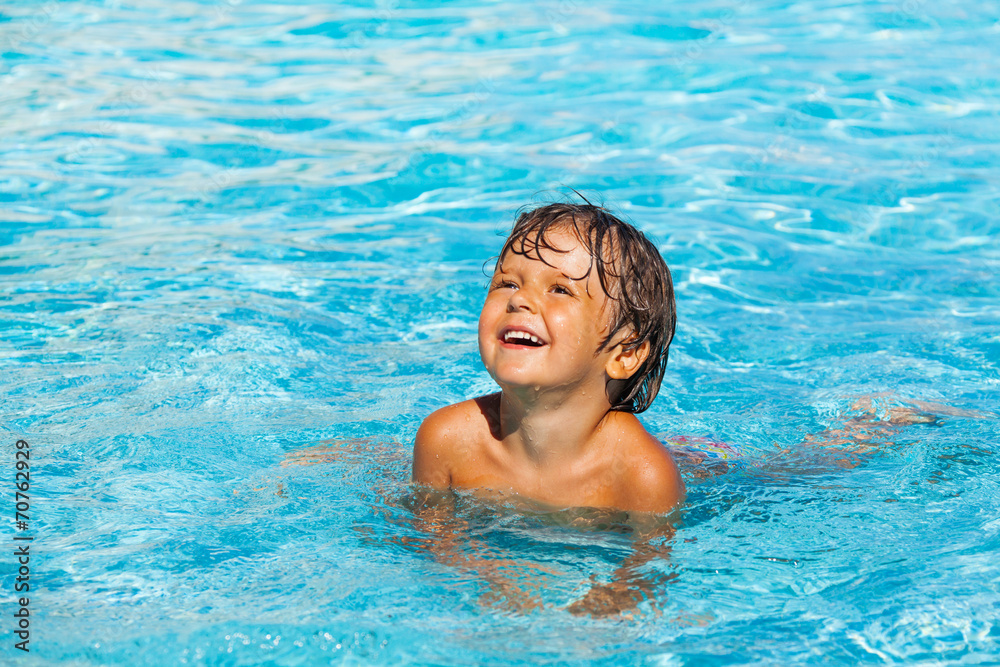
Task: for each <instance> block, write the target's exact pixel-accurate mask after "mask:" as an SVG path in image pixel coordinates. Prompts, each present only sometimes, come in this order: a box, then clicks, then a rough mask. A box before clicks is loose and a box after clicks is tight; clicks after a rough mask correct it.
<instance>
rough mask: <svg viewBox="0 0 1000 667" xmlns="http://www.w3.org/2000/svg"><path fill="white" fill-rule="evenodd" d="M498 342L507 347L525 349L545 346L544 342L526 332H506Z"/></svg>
mask: <svg viewBox="0 0 1000 667" xmlns="http://www.w3.org/2000/svg"><path fill="white" fill-rule="evenodd" d="M500 340H502V341H503V342H504V343H507V344H508V345H524V346H526V347H542V346H543V345H545V342H544V341H542V340H541V339H540V338H539V337H538V336H535V335H534V334H530V333H528V332H527V331H507V332H505V333H504V335H503V336H502V337H501V338H500Z"/></svg>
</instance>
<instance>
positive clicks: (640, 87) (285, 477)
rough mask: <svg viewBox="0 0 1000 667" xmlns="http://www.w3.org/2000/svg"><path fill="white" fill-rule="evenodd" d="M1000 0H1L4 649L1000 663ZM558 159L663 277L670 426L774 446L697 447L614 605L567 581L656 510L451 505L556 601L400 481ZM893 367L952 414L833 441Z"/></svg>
mask: <svg viewBox="0 0 1000 667" xmlns="http://www.w3.org/2000/svg"><path fill="white" fill-rule="evenodd" d="M998 16H1000V3H998V2H996V1H986V2H982V1H980V2H972V1H971V0H959V1H958V2H953V3H942V4H939V3H932V2H926V1H925V0H905V1H900V2H891V1H889V2H874V1H864V0H841V1H835V0H815V1H801V2H789V1H781V0H765V1H763V2H758V3H749V2H743V1H740V2H718V1H715V0H708V1H707V2H699V3H681V2H667V3H663V2H651V1H640V2H618V1H606V2H600V3H584V2H580V1H578V0H542V1H541V2H527V1H525V0H511V1H508V2H493V1H489V2H488V1H478V2H477V1H470V2H446V3H437V2H428V1H421V2H407V1H403V0H385V1H382V2H375V3H372V2H365V1H361V0H358V1H355V2H344V3H333V2H324V1H321V0H296V1H295V2H291V1H284V0H242V1H238V0H186V1H185V2H167V1H166V0H148V1H146V2H141V3H139V2H136V3H130V2H124V1H121V2H119V1H112V0H108V1H104V2H101V1H99V0H64V1H61V2H55V1H53V0H45V1H40V0H32V1H25V2H18V3H7V4H6V5H5V6H4V7H3V9H2V10H0V100H2V102H0V105H2V106H0V108H2V113H0V331H2V335H0V398H2V410H0V439H2V447H3V451H4V452H5V454H4V456H3V462H2V466H3V469H4V470H5V471H6V472H4V473H3V474H2V475H0V479H2V480H5V481H3V484H4V485H6V486H5V487H4V488H3V490H2V493H0V497H2V498H3V501H2V502H3V503H4V507H3V510H2V511H3V512H4V516H5V517H6V521H7V526H6V528H4V535H5V536H4V537H3V538H0V540H2V544H3V545H5V546H3V548H2V549H0V553H4V554H8V555H4V556H0V574H2V576H0V610H2V611H0V619H2V620H0V657H2V660H3V661H10V662H12V663H13V662H14V661H17V664H25V665H50V664H66V665H136V664H153V665H155V664H163V665H174V664H196V665H249V664H279V665H299V664H302V665H312V664H520V663H525V664H535V663H549V664H568V663H574V664H623V665H625V664H628V665H633V664H649V665H685V664H691V665H705V664H719V665H724V664H793V663H804V664H830V663H839V664H861V663H863V664H886V663H888V664H908V665H924V664H926V665H932V664H933V665H938V664H964V663H969V664H995V663H996V661H997V659H998V658H997V656H998V655H1000V620H998V619H1000V557H998V553H1000V460H998V454H1000V445H998V443H997V433H998V419H997V415H996V413H997V411H998V406H1000V400H998V398H1000V375H998V369H1000V288H998V280H997V275H998V267H1000V205H998V201H1000V164H998V161H997V155H998V154H1000V81H998V75H997V71H998V68H997V63H998V62H1000V23H998V20H997V17H998ZM567 188H577V189H580V190H581V191H582V192H584V193H585V194H587V195H588V196H592V197H595V198H596V199H598V200H600V201H603V202H605V203H607V204H608V205H609V206H611V207H613V208H614V209H615V210H618V211H620V212H621V213H622V215H624V216H625V217H627V218H628V219H630V220H631V221H633V222H634V223H635V224H636V225H637V226H638V227H639V228H641V229H642V230H644V231H645V232H646V233H647V234H649V235H650V236H651V237H652V238H653V239H655V241H656V242H657V244H658V245H659V247H660V249H661V251H662V252H663V254H664V256H665V258H666V259H667V262H668V263H669V265H670V266H671V269H672V271H673V276H674V280H675V285H676V293H677V301H678V314H679V315H678V316H679V324H678V329H677V337H676V339H675V342H674V344H673V346H672V349H671V354H670V365H669V367H668V369H667V376H666V378H665V380H664V384H663V387H662V389H661V392H660V396H659V397H658V398H657V400H656V402H655V403H654V404H653V406H652V408H651V409H650V410H649V411H648V412H647V413H645V414H644V415H643V417H642V418H643V421H644V423H645V424H646V426H647V428H648V429H649V430H650V431H651V432H653V433H655V434H658V435H660V436H661V437H664V438H669V437H671V436H672V435H677V434H681V435H689V436H694V437H704V438H711V439H714V440H717V441H724V442H727V443H731V444H732V445H733V446H735V447H737V448H739V450H740V451H741V452H742V458H741V459H739V460H736V461H732V462H731V465H729V464H727V466H724V467H722V468H719V467H713V468H711V469H702V468H699V467H698V466H697V465H696V464H693V463H690V462H689V463H686V464H685V467H684V470H685V474H686V476H687V481H688V491H689V494H688V502H687V504H686V505H685V506H684V508H683V510H682V511H681V514H680V517H679V519H678V525H677V531H676V535H675V536H674V537H673V538H672V540H670V542H669V544H668V545H667V549H666V553H665V555H664V556H662V557H660V558H658V559H654V560H653V561H652V562H650V563H648V564H647V565H646V566H644V572H645V573H646V574H648V575H649V577H650V578H651V579H653V580H656V581H657V582H659V583H657V585H656V587H655V590H653V592H652V594H651V595H650V596H649V599H647V600H645V601H644V602H642V603H641V604H640V605H639V606H638V608H637V609H635V610H634V611H633V612H631V614H628V615H621V616H612V617H602V618H593V617H590V616H578V615H574V614H572V613H570V612H569V611H568V610H567V607H568V606H569V605H570V604H571V603H572V602H574V601H575V600H577V599H579V598H580V597H581V595H583V594H584V593H585V592H586V591H587V590H588V588H589V586H590V582H591V577H592V576H593V577H595V578H596V580H597V581H607V580H608V579H609V578H610V577H611V576H612V573H613V571H614V570H615V568H616V567H617V566H618V564H619V563H620V562H621V560H622V559H623V558H624V557H626V556H627V555H628V554H629V553H630V552H631V546H632V545H631V538H630V536H629V535H628V534H625V533H622V532H621V530H614V529H608V530H583V529H580V528H574V527H573V526H572V525H567V523H568V522H567V521H565V520H563V519H565V517H562V518H560V516H555V517H553V516H547V515H545V514H544V513H540V514H533V513H530V512H516V511H513V510H509V509H506V508H503V507H496V506H491V505H488V504H483V503H480V502H478V501H475V500H473V499H470V498H460V499H459V507H458V510H457V520H458V522H459V525H458V527H457V528H455V530H456V535H457V538H458V540H459V542H460V543H461V544H462V545H463V546H462V549H465V550H466V552H467V553H470V554H475V555H477V556H479V557H483V558H485V559H487V560H491V561H492V562H494V563H502V567H503V568H506V569H505V571H506V572H508V573H509V574H510V576H511V577H513V578H514V579H515V580H517V581H520V582H522V583H523V584H524V586H525V587H527V588H529V589H531V590H533V591H534V595H535V599H537V600H538V601H540V603H541V605H542V606H540V607H537V608H533V609H532V608H525V607H523V606H519V605H518V604H517V601H516V600H514V599H511V598H505V597H504V596H503V595H497V594H496V591H494V590H492V589H491V584H490V581H489V578H488V577H487V576H485V575H484V574H483V573H482V572H481V571H478V570H476V569H474V568H468V567H462V566H458V565H454V564H449V563H448V562H444V561H442V560H441V559H440V558H437V557H435V555H434V550H433V549H432V548H430V547H428V546H427V545H428V544H429V540H430V541H433V539H432V537H431V536H430V534H429V533H428V531H427V530H426V528H425V527H424V526H423V525H422V524H421V523H420V521H419V516H418V513H417V512H415V510H414V497H413V495H412V493H411V490H410V488H409V485H408V480H409V466H410V458H409V457H410V449H411V447H412V442H413V437H414V433H415V431H416V428H417V426H418V425H419V423H420V421H421V420H422V419H423V417H424V416H426V415H427V414H428V413H429V412H431V411H433V410H435V409H437V408H439V407H442V406H444V405H447V404H449V403H453V402H455V401H459V400H462V399H465V398H469V397H472V396H476V395H479V394H482V393H486V392H489V391H492V390H493V385H492V382H491V380H490V379H489V377H488V376H487V375H486V373H485V371H484V370H483V369H482V367H481V365H480V363H479V357H478V353H477V347H476V320H477V317H478V313H479V308H480V306H481V303H482V298H483V293H484V287H485V283H486V278H485V276H484V262H487V261H488V260H489V258H490V257H491V256H493V255H495V254H496V252H497V251H498V249H499V247H500V245H501V242H502V234H503V232H504V230H505V229H507V228H509V225H510V224H511V222H512V219H513V216H514V215H515V212H516V211H517V210H518V208H519V207H521V206H523V205H525V204H530V203H532V202H536V203H537V202H541V201H545V200H547V199H549V198H552V197H562V196H565V195H566V194H567V192H568V190H567ZM870 395H876V400H875V409H876V412H878V414H879V415H881V416H883V417H884V416H886V415H888V414H889V410H890V409H891V408H892V407H893V406H899V405H900V404H903V403H907V402H909V404H911V405H913V404H914V402H915V401H920V402H925V403H932V404H935V405H936V406H937V407H934V408H927V411H929V412H930V413H933V414H936V415H938V417H939V420H938V422H937V424H936V425H929V424H917V425H913V426H907V427H902V428H897V429H890V430H886V431H885V433H884V434H882V435H880V436H879V437H877V438H876V439H875V440H874V441H873V442H870V443H868V444H864V445H858V446H855V445H851V444H848V445H843V446H829V445H817V444H808V442H807V440H808V436H810V435H811V434H817V433H820V432H822V431H824V430H827V429H834V430H836V429H838V428H841V427H842V425H843V424H844V422H845V421H847V420H849V419H851V418H852V417H857V416H858V415H859V414H860V412H861V411H862V408H859V407H858V406H857V404H856V401H857V400H858V397H864V396H870ZM19 438H23V439H24V440H26V441H27V442H28V443H29V444H30V451H31V469H30V470H31V486H30V511H29V512H28V515H29V521H28V525H27V529H26V530H19V529H18V527H17V525H16V524H15V521H14V519H15V517H14V511H15V505H14V503H15V499H14V491H15V489H14V486H13V478H14V472H15V469H14V465H15V463H14V461H15V459H14V451H15V442H16V440H17V439H19ZM310 448H312V449H310ZM296 462H299V463H302V462H308V463H310V465H291V464H292V463H296ZM706 470H707V471H708V472H707V473H706ZM709 473H710V474H709ZM557 514H558V513H557ZM612 528H614V527H613V526H612ZM15 535H17V536H22V537H23V536H31V537H33V541H32V542H31V545H32V546H31V549H32V552H31V553H32V558H31V577H32V579H31V587H32V588H31V591H30V593H31V595H30V613H31V625H30V628H31V630H30V631H31V635H30V653H24V652H22V651H20V650H17V649H16V648H15V646H14V644H15V641H16V638H15V636H14V635H13V630H14V629H15V620H14V617H13V613H14V611H15V610H16V609H17V608H18V605H17V602H16V599H17V598H18V597H19V594H17V593H15V578H16V576H17V570H16V568H17V564H16V562H15V558H14V557H13V556H12V555H10V554H11V553H13V546H11V545H14V544H15V542H14V540H13V538H14V536H15Z"/></svg>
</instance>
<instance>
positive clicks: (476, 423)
mask: <svg viewBox="0 0 1000 667" xmlns="http://www.w3.org/2000/svg"><path fill="white" fill-rule="evenodd" d="M675 323H676V316H675V311H674V292H673V284H672V281H671V279H670V272H669V270H668V269H667V265H666V264H665V263H664V261H663V258H662V257H661V256H660V253H659V252H658V251H657V249H656V247H655V246H654V245H653V244H652V243H651V242H650V241H649V240H648V239H647V238H646V237H645V236H644V235H643V234H642V233H641V232H639V231H638V230H636V229H635V228H634V227H632V226H631V225H629V224H627V223H625V222H622V221H621V220H619V219H618V218H616V217H615V216H613V215H611V213H609V212H608V211H607V210H606V209H604V208H601V207H599V206H593V205H591V204H589V203H587V204H550V205H547V206H542V207H540V208H537V209H535V210H532V211H528V212H524V213H522V214H521V215H520V216H519V217H518V219H517V222H516V223H515V224H514V229H513V230H512V231H511V234H510V236H509V237H508V238H507V240H506V242H505V243H504V246H503V248H502V249H501V251H500V256H499V259H498V260H497V264H496V269H495V271H494V273H493V277H492V280H491V282H490V286H489V291H488V293H487V296H486V302H485V303H484V305H483V310H482V313H481V314H480V316H479V353H480V356H481V357H482V359H483V364H484V365H485V366H486V370H487V371H488V372H489V374H490V376H492V378H493V379H494V380H495V381H496V383H497V384H498V385H499V386H500V389H501V391H500V392H499V393H496V394H491V395H489V396H482V397H480V398H475V399H472V400H468V401H464V402H462V403H458V404H456V405H451V406H448V407H446V408H442V409H441V410H438V411H437V412H434V413H433V414H431V415H430V416H429V417H427V419H425V420H424V422H423V424H422V425H421V427H420V430H419V431H418V432H417V437H416V444H415V446H414V450H413V480H414V481H415V482H417V483H419V484H423V485H425V486H428V487H432V488H435V489H442V490H443V489H448V488H451V489H470V490H472V489H475V490H477V491H479V492H480V493H486V494H491V495H498V496H501V497H508V496H516V497H520V498H525V499H530V500H534V501H537V502H539V503H542V504H544V505H548V506H556V507H599V508H616V509H620V510H626V511H630V512H640V513H653V514H662V513H666V512H668V511H670V510H671V509H673V508H674V507H676V506H677V505H678V504H679V503H680V502H681V500H682V499H683V497H684V483H683V482H682V481H681V476H680V473H679V472H678V469H677V466H676V464H675V463H674V461H673V459H672V458H671V456H670V454H669V452H668V451H667V450H666V448H665V447H664V446H663V445H662V444H661V443H660V442H659V441H658V440H657V439H656V438H654V437H653V436H652V435H650V434H649V433H648V432H647V431H646V430H645V429H644V428H643V426H642V424H640V423H639V420H638V419H637V418H636V417H635V413H639V412H642V411H643V410H645V409H646V408H648V407H649V405H650V404H651V403H652V401H653V399H654V398H655V397H656V393H657V391H658V390H659V387H660V381H661V380H662V378H663V373H664V370H665V368H666V364H667V351H668V348H669V346H670V341H671V339H672V338H673V335H674V327H675Z"/></svg>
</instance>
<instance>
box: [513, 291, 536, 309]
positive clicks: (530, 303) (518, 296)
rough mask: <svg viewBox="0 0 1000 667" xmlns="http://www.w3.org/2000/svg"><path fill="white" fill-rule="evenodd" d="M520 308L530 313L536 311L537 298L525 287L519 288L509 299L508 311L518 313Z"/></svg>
mask: <svg viewBox="0 0 1000 667" xmlns="http://www.w3.org/2000/svg"><path fill="white" fill-rule="evenodd" d="M519 310H524V311H527V312H529V313H533V312H535V300H534V298H532V296H531V295H530V294H528V292H527V290H525V289H519V290H517V291H516V292H514V293H513V294H511V295H510V300H509V301H507V312H508V313H516V312H517V311H519Z"/></svg>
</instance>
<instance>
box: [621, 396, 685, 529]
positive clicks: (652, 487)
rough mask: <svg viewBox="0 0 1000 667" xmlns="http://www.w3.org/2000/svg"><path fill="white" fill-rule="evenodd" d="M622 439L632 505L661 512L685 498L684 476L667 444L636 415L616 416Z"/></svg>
mask: <svg viewBox="0 0 1000 667" xmlns="http://www.w3.org/2000/svg"><path fill="white" fill-rule="evenodd" d="M617 422H618V423H617V424H616V426H617V428H618V429H619V434H620V435H621V436H622V442H624V443H628V446H627V448H626V449H625V451H624V452H623V456H624V458H625V460H626V466H625V474H624V475H623V479H622V480H621V481H622V483H623V491H624V493H625V496H626V501H627V503H626V504H627V505H628V507H629V509H632V510H637V511H641V512H653V513H657V514H662V513H665V512H669V511H670V510H672V509H674V508H675V507H677V506H678V505H680V504H681V502H682V501H683V500H684V493H685V489H684V480H682V479H681V473H680V470H679V469H678V468H677V464H676V463H675V462H674V459H673V457H672V456H671V455H670V452H669V451H667V448H666V447H665V446H664V445H663V443H661V442H660V441H659V440H657V439H656V438H654V437H653V436H652V435H651V434H650V433H649V431H647V430H646V429H645V428H644V427H643V426H642V424H641V423H640V422H639V420H638V419H637V418H636V416H635V415H632V414H627V413H623V414H621V415H620V417H619V418H618V419H617Z"/></svg>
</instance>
